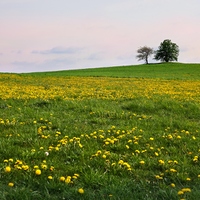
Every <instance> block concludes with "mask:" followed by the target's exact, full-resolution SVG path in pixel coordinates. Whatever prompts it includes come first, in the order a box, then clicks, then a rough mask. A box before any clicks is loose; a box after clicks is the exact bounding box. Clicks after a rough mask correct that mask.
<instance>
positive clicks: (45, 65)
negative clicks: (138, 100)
mask: <svg viewBox="0 0 200 200" xmlns="http://www.w3.org/2000/svg"><path fill="white" fill-rule="evenodd" d="M199 7H200V1H199V0H191V1H186V0H151V1H150V0H140V1H136V0H134V1H133V0H124V1H122V0H110V1H105V0H101V1H90V0H84V1H80V0H74V1H70V0H58V1H55V0H43V1H39V0H1V1H0V23H1V26H2V27H3V28H1V30H0V38H1V46H0V71H9V72H26V71H48V70H60V69H77V68H87V67H88V68H90V67H100V66H101V67H103V66H112V65H114V66H116V65H130V64H137V63H142V62H138V61H137V60H136V58H135V56H136V50H137V48H138V47H140V46H143V45H147V46H150V47H153V48H154V49H155V50H156V48H157V47H158V46H159V45H160V43H161V42H162V41H163V40H164V39H171V40H172V42H175V43H177V44H178V45H179V47H180V56H179V62H200V57H199V55H200V40H199V35H200V12H199ZM151 61H152V62H155V61H154V60H151Z"/></svg>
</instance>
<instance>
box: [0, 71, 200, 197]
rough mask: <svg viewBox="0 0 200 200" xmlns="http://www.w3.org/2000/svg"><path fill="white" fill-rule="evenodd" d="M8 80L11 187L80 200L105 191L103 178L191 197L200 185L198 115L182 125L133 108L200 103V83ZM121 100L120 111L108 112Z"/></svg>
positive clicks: (1, 136) (4, 143)
mask: <svg viewBox="0 0 200 200" xmlns="http://www.w3.org/2000/svg"><path fill="white" fill-rule="evenodd" d="M58 79H59V80H58ZM0 83H1V84H0V109H1V110H2V111H3V112H1V113H0V141H1V146H0V150H1V153H0V155H1V159H2V160H1V161H0V174H1V178H2V182H3V184H5V185H6V187H9V188H10V189H11V190H13V188H18V187H24V185H25V184H27V185H28V186H29V188H31V185H34V187H35V185H37V186H40V187H41V188H42V187H43V186H44V187H45V191H48V190H51V189H52V188H54V187H55V186H56V187H57V188H59V189H58V191H59V193H60V190H63V191H65V192H66V191H70V192H71V193H73V195H78V196H77V199H78V198H80V197H81V198H82V197H84V195H87V194H88V191H89V190H91V188H92V189H93V190H94V191H95V192H98V191H99V190H101V188H102V185H103V184H102V183H101V181H103V180H106V181H107V180H109V179H110V180H111V179H112V178H113V177H117V180H123V178H124V177H125V178H126V179H130V180H131V181H133V182H134V183H135V184H137V183H141V182H142V183H146V184H147V185H153V186H155V187H158V188H161V189H162V190H166V191H171V192H170V193H172V194H174V195H176V197H178V198H182V199H183V198H186V197H188V196H189V195H192V193H193V190H194V189H193V188H192V186H193V185H195V186H196V185H198V184H199V181H200V173H199V154H200V147H199V142H200V138H199V129H196V128H193V125H194V124H195V122H194V121H195V120H194V119H193V118H192V117H193V116H192V115H190V120H189V122H187V124H185V127H184V128H182V127H181V125H180V124H179V123H178V122H177V121H175V122H173V119H172V116H171V115H170V116H169V117H168V118H167V119H169V122H163V121H161V119H160V118H162V115H163V116H164V115H167V114H166V113H165V112H164V111H163V110H161V111H162V112H161V114H160V113H158V112H157V113H156V115H152V114H151V113H150V112H149V110H148V106H149V107H150V105H148V106H147V107H146V108H145V109H144V110H142V111H140V107H139V105H133V104H132V101H133V100H134V99H137V98H143V99H145V100H144V101H143V102H145V101H149V100H151V99H152V102H154V103H155V104H156V103H157V100H158V99H161V101H164V100H163V99H165V98H166V99H167V100H169V102H172V101H176V102H179V103H181V102H184V103H186V104H180V106H179V107H181V106H183V105H185V106H189V104H190V103H191V102H193V103H194V104H195V105H196V104H198V103H199V102H200V98H199V97H200V89H199V88H200V82H199V81H178V80H171V81H167V80H160V79H136V78H102V77H101V78H100V77H97V78H94V77H58V78H55V77H43V78H41V77H37V76H36V77H32V76H26V81H24V78H23V77H22V76H20V75H13V74H9V75H8V74H0ZM157 98H158V99H157ZM14 102H15V103H14ZM52 102H53V103H52ZM99 102H101V104H99V105H103V106H104V107H100V106H99V107H98V105H96V103H97V104H98V103H99ZM102 102H103V103H102ZM107 102H109V104H108V106H107V105H106V103H107ZM113 102H117V103H115V106H116V105H117V106H116V107H117V108H114V106H113V107H111V108H108V107H109V106H111V105H112V103H113ZM126 102H128V103H126ZM187 102H189V103H188V104H187ZM129 104H130V105H129ZM61 106H62V107H61ZM140 106H141V105H140ZM59 107H61V109H58V108H59ZM65 109H66V110H65ZM32 110H33V111H34V112H33V111H32ZM76 112H77V113H76ZM4 113H5V114H4ZM159 114H160V115H159ZM79 115H80V116H79ZM177 115H178V114H177ZM158 116H161V117H160V118H159V119H158ZM120 121H123V124H122V123H120ZM160 121H161V122H160ZM159 122H160V123H159ZM174 124H175V125H174ZM133 125H134V126H133ZM168 125H171V126H172V127H169V126H168ZM111 181H112V180H111ZM194 188H195V187H194ZM31 190H32V189H31ZM55 190H56V189H55ZM87 190H88V191H87ZM106 192H107V197H109V198H110V197H113V196H115V194H114V193H113V191H106ZM105 195H106V194H105ZM63 198H64V197H63ZM116 198H117V197H116Z"/></svg>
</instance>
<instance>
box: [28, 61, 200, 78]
mask: <svg viewBox="0 0 200 200" xmlns="http://www.w3.org/2000/svg"><path fill="white" fill-rule="evenodd" d="M29 74H31V75H39V76H104V77H105V76H108V77H135V78H137V77H138V78H163V79H185V80H197V79H199V78H200V64H183V63H160V64H149V65H130V66H115V67H103V68H91V69H79V70H65V71H51V72H37V73H29Z"/></svg>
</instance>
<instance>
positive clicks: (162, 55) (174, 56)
mask: <svg viewBox="0 0 200 200" xmlns="http://www.w3.org/2000/svg"><path fill="white" fill-rule="evenodd" d="M178 55H179V47H178V45H177V44H175V43H173V42H171V40H168V39H166V40H164V41H163V42H161V44H160V46H159V47H158V50H157V51H155V57H154V59H155V60H161V61H164V62H169V61H177V60H178Z"/></svg>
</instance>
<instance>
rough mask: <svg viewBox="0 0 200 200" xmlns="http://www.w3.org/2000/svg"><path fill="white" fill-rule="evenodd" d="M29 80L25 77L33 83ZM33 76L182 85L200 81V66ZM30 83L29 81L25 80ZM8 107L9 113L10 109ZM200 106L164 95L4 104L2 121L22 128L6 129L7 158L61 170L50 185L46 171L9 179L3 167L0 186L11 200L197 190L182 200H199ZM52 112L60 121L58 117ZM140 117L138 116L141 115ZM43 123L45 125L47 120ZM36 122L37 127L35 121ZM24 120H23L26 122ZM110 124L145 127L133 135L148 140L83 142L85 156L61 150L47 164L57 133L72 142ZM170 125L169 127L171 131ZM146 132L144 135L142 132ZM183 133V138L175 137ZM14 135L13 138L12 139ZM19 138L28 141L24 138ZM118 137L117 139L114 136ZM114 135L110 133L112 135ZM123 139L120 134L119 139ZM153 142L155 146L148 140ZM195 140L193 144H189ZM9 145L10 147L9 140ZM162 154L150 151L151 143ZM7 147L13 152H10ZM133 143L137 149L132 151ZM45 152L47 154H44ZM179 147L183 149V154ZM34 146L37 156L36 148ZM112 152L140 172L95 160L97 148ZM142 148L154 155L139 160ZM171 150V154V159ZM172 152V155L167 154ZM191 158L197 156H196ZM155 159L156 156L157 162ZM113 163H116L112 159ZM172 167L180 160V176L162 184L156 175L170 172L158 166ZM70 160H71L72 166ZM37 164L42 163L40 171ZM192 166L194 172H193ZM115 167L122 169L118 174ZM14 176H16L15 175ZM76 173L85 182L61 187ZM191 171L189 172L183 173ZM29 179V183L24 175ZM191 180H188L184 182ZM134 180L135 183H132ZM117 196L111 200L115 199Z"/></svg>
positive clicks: (1, 152) (155, 195) (159, 195)
mask: <svg viewBox="0 0 200 200" xmlns="http://www.w3.org/2000/svg"><path fill="white" fill-rule="evenodd" d="M26 75H27V74H21V76H25V77H26ZM28 75H31V76H41V77H43V76H53V77H55V76H58V77H59V76H114V77H144V78H163V79H180V80H182V79H183V80H187V79H188V80H200V64H179V63H176V64H174V63H173V64H172V63H168V64H152V65H148V66H147V65H136V66H125V67H108V68H97V69H84V70H70V71H59V72H44V73H31V74H28ZM24 80H25V81H26V79H24ZM8 105H10V107H9V108H8ZM199 111H200V107H199V104H197V103H193V102H184V101H183V102H178V101H175V100H172V99H168V98H164V99H163V98H162V97H160V98H159V97H158V98H157V99H146V98H136V99H133V100H128V99H127V100H123V101H107V100H97V99H93V100H90V99H89V100H84V101H81V102H80V101H63V100H60V99H58V100H55V101H54V100H51V101H44V100H37V99H36V100H34V99H33V100H27V101H24V100H20V99H19V100H13V99H9V100H6V101H4V100H0V118H2V119H4V120H5V121H6V119H10V120H12V119H13V118H14V119H16V124H15V125H12V123H11V124H7V125H5V126H4V125H1V126H0V132H1V134H0V136H1V140H0V142H1V143H0V144H1V146H0V156H1V159H2V160H3V159H9V158H14V159H15V158H18V159H23V161H25V162H26V163H27V164H29V165H30V167H33V165H35V164H37V163H39V164H40V162H42V160H43V159H46V160H47V163H48V164H49V165H50V164H51V165H54V166H55V169H56V170H55V172H54V173H53V175H54V180H55V181H52V182H50V181H47V175H49V174H45V173H43V172H42V176H41V177H34V176H32V174H34V173H33V172H27V173H24V174H25V175H24V174H23V173H21V174H22V175H21V174H20V173H19V172H16V174H12V173H11V174H5V173H4V172H3V171H4V164H3V163H2V160H1V163H0V169H1V172H2V175H1V176H2V181H1V183H0V188H3V189H1V190H0V196H1V198H2V199H4V200H8V199H38V200H39V199H42V200H43V199H48V200H49V199H51V200H55V199H135V200H136V199H137V200H138V199H141V200H143V199H148V200H151V199H152V200H155V199H158V200H161V199H163V200H166V199H169V200H172V199H174V200H175V199H178V196H177V192H178V191H179V190H180V189H181V188H183V187H189V188H191V189H192V192H191V193H188V194H186V195H185V196H183V197H188V198H187V199H199V197H200V192H199V191H200V190H199V180H198V178H197V174H198V173H199V166H198V165H199V164H198V163H196V164H194V165H193V164H192V159H193V157H194V156H195V155H199V154H198V150H199V147H198V145H196V144H197V143H198V141H199V137H198V133H196V134H195V131H196V130H199V122H200V121H199V120H200V119H199ZM51 113H53V115H51ZM134 114H136V115H134ZM143 115H145V116H147V118H144V119H143V118H142V116H143ZM41 118H43V119H44V120H41ZM35 120H36V121H37V124H36V125H34V124H33V122H34V121H35ZM20 122H24V125H23V123H22V124H21V123H20ZM49 122H51V123H52V127H53V129H52V130H49V131H50V133H51V134H52V137H51V138H50V139H48V140H43V139H41V138H40V137H38V135H37V129H36V127H39V126H42V125H47V126H48V127H49V126H51V125H48V123H49ZM111 125H115V126H116V128H117V129H120V130H130V129H131V128H133V127H138V128H137V130H136V132H135V133H134V135H136V136H139V135H142V138H141V139H140V140H139V145H138V146H137V145H136V146H135V145H134V144H131V143H128V142H127V141H128V140H129V139H133V138H131V137H132V136H131V135H128V134H126V136H125V137H124V138H122V139H120V142H119V144H117V145H116V146H114V147H115V148H116V149H113V148H114V147H113V146H112V145H107V146H106V145H104V142H103V139H102V140H100V139H98V140H94V139H92V137H91V139H87V137H83V138H82V139H81V142H82V144H83V146H84V148H83V149H84V150H81V149H79V148H77V147H76V148H73V146H72V147H71V148H69V149H70V151H68V149H67V148H62V149H61V150H60V151H58V152H52V153H50V156H49V157H48V158H46V157H44V151H45V149H46V148H47V147H48V146H49V145H51V144H52V143H55V144H56V141H57V140H58V139H56V137H54V134H55V132H56V131H57V130H58V131H61V133H62V135H61V136H59V139H61V138H63V137H64V135H68V136H69V137H70V138H73V137H74V136H76V137H79V136H80V135H81V134H90V133H93V132H94V131H97V132H98V130H100V129H103V130H107V129H109V127H110V126H111ZM167 127H170V129H169V130H168V129H167V130H166V131H165V129H166V128H167ZM140 129H142V130H143V132H140ZM176 130H177V132H176ZM182 130H189V131H190V132H191V133H192V134H194V136H196V138H197V139H196V140H193V139H191V138H192V136H193V135H192V134H191V136H190V135H189V136H187V135H186V136H185V135H184V133H181V131H182ZM11 133H12V135H13V136H9V137H8V136H6V135H9V134H11ZM17 134H20V135H21V136H20V137H18V136H17ZM168 134H172V135H173V137H174V138H175V137H176V136H177V134H178V135H181V136H182V140H177V139H174V140H173V141H172V142H171V140H168V139H167V138H162V135H168ZM114 136H115V134H114ZM106 137H109V135H106ZM115 137H116V136H115ZM150 137H154V138H155V140H154V141H150V140H149V138H150ZM188 138H189V140H188ZM8 141H9V142H8ZM149 142H151V145H152V146H153V147H154V149H155V150H152V155H151V151H150V150H149V149H148V146H147V144H149ZM8 144H9V145H10V146H8ZM126 144H128V145H129V146H130V147H131V148H130V149H129V150H127V149H126V147H125V145H126ZM41 146H43V147H44V148H45V149H44V150H39V149H40V147H41ZM162 146H163V147H165V149H164V150H162V151H161V155H160V156H159V157H156V156H155V155H154V151H157V148H160V147H162ZM179 146H180V151H177V149H178V148H179ZM33 148H35V149H36V153H35V154H32V152H31V150H32V149H33ZM99 149H101V150H102V151H104V150H106V151H111V153H112V154H113V155H112V156H113V158H112V159H113V160H111V162H114V161H116V162H117V161H118V160H119V159H124V160H125V161H128V162H130V164H131V165H132V166H133V173H131V174H129V173H127V172H126V171H125V170H122V169H116V171H112V170H113V168H108V166H107V164H106V162H104V160H103V159H102V158H100V157H98V159H93V160H90V159H89V158H90V157H91V155H92V154H94V153H95V152H96V151H97V150H99ZM135 149H139V150H144V149H147V152H148V154H139V155H136V156H132V152H134V150H135ZM165 152H166V153H165ZM168 152H169V153H168ZM188 152H194V153H193V154H192V155H190V154H188ZM150 155H151V157H150ZM109 159H110V158H109ZM158 159H163V160H165V163H166V169H169V168H170V166H167V165H168V163H167V161H168V160H169V159H171V160H177V161H178V162H179V164H178V165H174V166H171V168H175V169H177V170H178V172H179V173H178V174H177V175H170V174H165V176H164V177H165V178H164V179H163V180H156V179H155V177H154V175H157V174H160V173H161V172H164V173H165V168H164V169H162V168H161V167H159V166H156V165H157V160H158ZM66 160H67V162H66ZM140 160H145V163H146V164H145V165H144V166H140V165H139V164H137V163H139V161H140ZM39 164H38V165H39ZM191 167H192V168H191ZM114 169H115V168H114ZM13 171H14V170H13ZM70 172H71V174H73V173H75V172H77V173H80V178H79V179H78V181H77V182H75V185H74V186H73V185H72V186H68V185H66V184H63V183H60V182H59V181H58V180H59V176H61V175H71V174H70ZM184 172H186V173H187V172H188V174H186V173H185V174H184ZM23 175H24V177H23ZM181 176H184V177H181ZM187 176H188V177H191V178H192V181H189V182H186V181H185V180H184V178H185V177H187ZM130 180H131V181H130ZM11 181H12V182H14V183H15V186H14V188H8V187H7V183H8V182H11ZM172 182H173V183H175V185H176V187H175V188H171V187H170V184H171V183H172ZM79 187H83V188H84V189H85V194H84V195H83V196H80V195H79V194H77V192H76V190H77V189H78V188H79ZM109 194H112V195H113V196H112V197H109Z"/></svg>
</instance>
